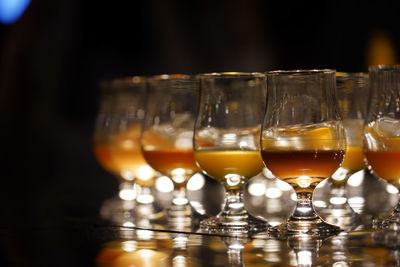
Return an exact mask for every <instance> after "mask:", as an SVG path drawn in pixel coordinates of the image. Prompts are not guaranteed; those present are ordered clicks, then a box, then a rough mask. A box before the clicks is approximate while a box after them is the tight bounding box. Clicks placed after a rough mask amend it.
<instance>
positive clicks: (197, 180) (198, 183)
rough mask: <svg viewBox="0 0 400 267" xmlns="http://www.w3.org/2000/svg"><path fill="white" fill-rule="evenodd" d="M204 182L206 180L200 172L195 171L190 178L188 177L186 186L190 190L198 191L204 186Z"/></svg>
mask: <svg viewBox="0 0 400 267" xmlns="http://www.w3.org/2000/svg"><path fill="white" fill-rule="evenodd" d="M205 183H206V181H205V179H204V176H203V175H201V174H200V173H196V174H195V175H193V176H192V178H190V179H189V181H188V183H187V185H186V187H187V189H188V190H190V191H198V190H200V189H202V188H203V187H204V184H205Z"/></svg>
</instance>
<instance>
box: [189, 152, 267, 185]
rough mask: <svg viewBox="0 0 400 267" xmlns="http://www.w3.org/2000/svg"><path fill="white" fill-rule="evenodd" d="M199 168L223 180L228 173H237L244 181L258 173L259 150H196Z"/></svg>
mask: <svg viewBox="0 0 400 267" xmlns="http://www.w3.org/2000/svg"><path fill="white" fill-rule="evenodd" d="M194 156H195V159H196V161H197V163H198V165H199V166H200V168H201V169H202V170H203V171H204V172H205V173H206V174H207V175H209V176H211V177H213V178H214V179H216V180H218V181H221V182H225V181H226V178H227V176H228V175H229V174H233V175H239V176H241V177H242V179H243V181H244V182H246V181H247V180H248V179H249V178H251V177H253V176H255V175H257V174H259V173H260V172H261V171H262V169H263V167H264V164H263V161H262V158H261V154H260V151H241V150H234V151H215V150H213V151H207V150H204V151H196V152H195V154H194Z"/></svg>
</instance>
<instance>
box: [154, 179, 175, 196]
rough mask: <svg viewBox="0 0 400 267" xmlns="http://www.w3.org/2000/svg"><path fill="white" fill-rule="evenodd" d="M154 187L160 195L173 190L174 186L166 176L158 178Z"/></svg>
mask: <svg viewBox="0 0 400 267" xmlns="http://www.w3.org/2000/svg"><path fill="white" fill-rule="evenodd" d="M155 187H156V189H157V190H158V191H160V192H162V193H169V192H172V191H173V190H174V184H173V183H172V181H171V179H169V178H168V177H167V176H161V177H158V178H157V180H156V183H155Z"/></svg>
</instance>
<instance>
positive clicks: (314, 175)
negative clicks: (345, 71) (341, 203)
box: [261, 69, 346, 236]
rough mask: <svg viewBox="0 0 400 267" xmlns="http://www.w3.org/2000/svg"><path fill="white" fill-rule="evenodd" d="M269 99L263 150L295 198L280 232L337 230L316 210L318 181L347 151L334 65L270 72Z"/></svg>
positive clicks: (268, 163)
mask: <svg viewBox="0 0 400 267" xmlns="http://www.w3.org/2000/svg"><path fill="white" fill-rule="evenodd" d="M266 75H267V103H266V110H265V116H264V120H263V125H262V133H261V153H262V158H263V161H264V163H265V165H266V166H267V168H268V169H269V170H270V171H271V172H272V173H273V174H274V175H275V176H276V177H277V178H278V179H281V180H283V181H285V182H287V183H288V184H290V185H291V186H292V187H293V188H294V190H295V192H296V195H297V204H296V207H295V210H294V212H293V214H292V215H291V216H290V218H289V219H288V220H287V222H286V223H284V224H281V225H278V226H276V227H274V228H273V229H272V232H274V233H276V234H279V235H284V236H285V235H288V236H290V235H293V234H298V233H312V234H315V235H317V236H328V235H332V234H337V233H339V232H340V231H341V229H340V228H339V227H337V226H334V225H330V224H328V223H326V222H325V221H324V220H322V219H321V218H320V217H319V216H318V214H317V213H316V212H315V210H314V207H313V204H312V196H313V192H314V189H315V187H316V186H317V185H318V184H319V183H320V182H322V181H323V180H324V179H326V178H328V177H330V176H331V175H332V174H333V173H334V172H335V171H336V170H337V169H338V168H339V167H340V164H341V162H342V160H343V157H344V152H345V146H346V140H345V131H344V127H343V123H342V119H341V116H340V114H339V107H338V102H337V98H336V92H335V88H336V79H335V71H334V70H326V69H324V70H292V71H286V70H282V71H270V72H267V74H266Z"/></svg>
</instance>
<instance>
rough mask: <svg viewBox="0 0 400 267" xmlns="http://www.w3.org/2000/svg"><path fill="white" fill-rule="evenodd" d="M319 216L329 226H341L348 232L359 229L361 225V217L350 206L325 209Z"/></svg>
mask: <svg viewBox="0 0 400 267" xmlns="http://www.w3.org/2000/svg"><path fill="white" fill-rule="evenodd" d="M319 215H320V216H321V217H322V218H323V219H324V220H325V221H326V222H327V223H329V224H332V225H336V226H339V227H340V228H342V229H343V230H344V231H346V232H348V231H351V230H353V229H355V228H357V227H358V226H359V225H360V224H361V221H362V220H361V216H360V215H359V214H357V213H356V212H355V211H353V209H352V208H351V207H350V206H349V205H343V206H342V207H340V208H329V207H328V208H325V209H323V210H322V211H321V212H320V213H319Z"/></svg>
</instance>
